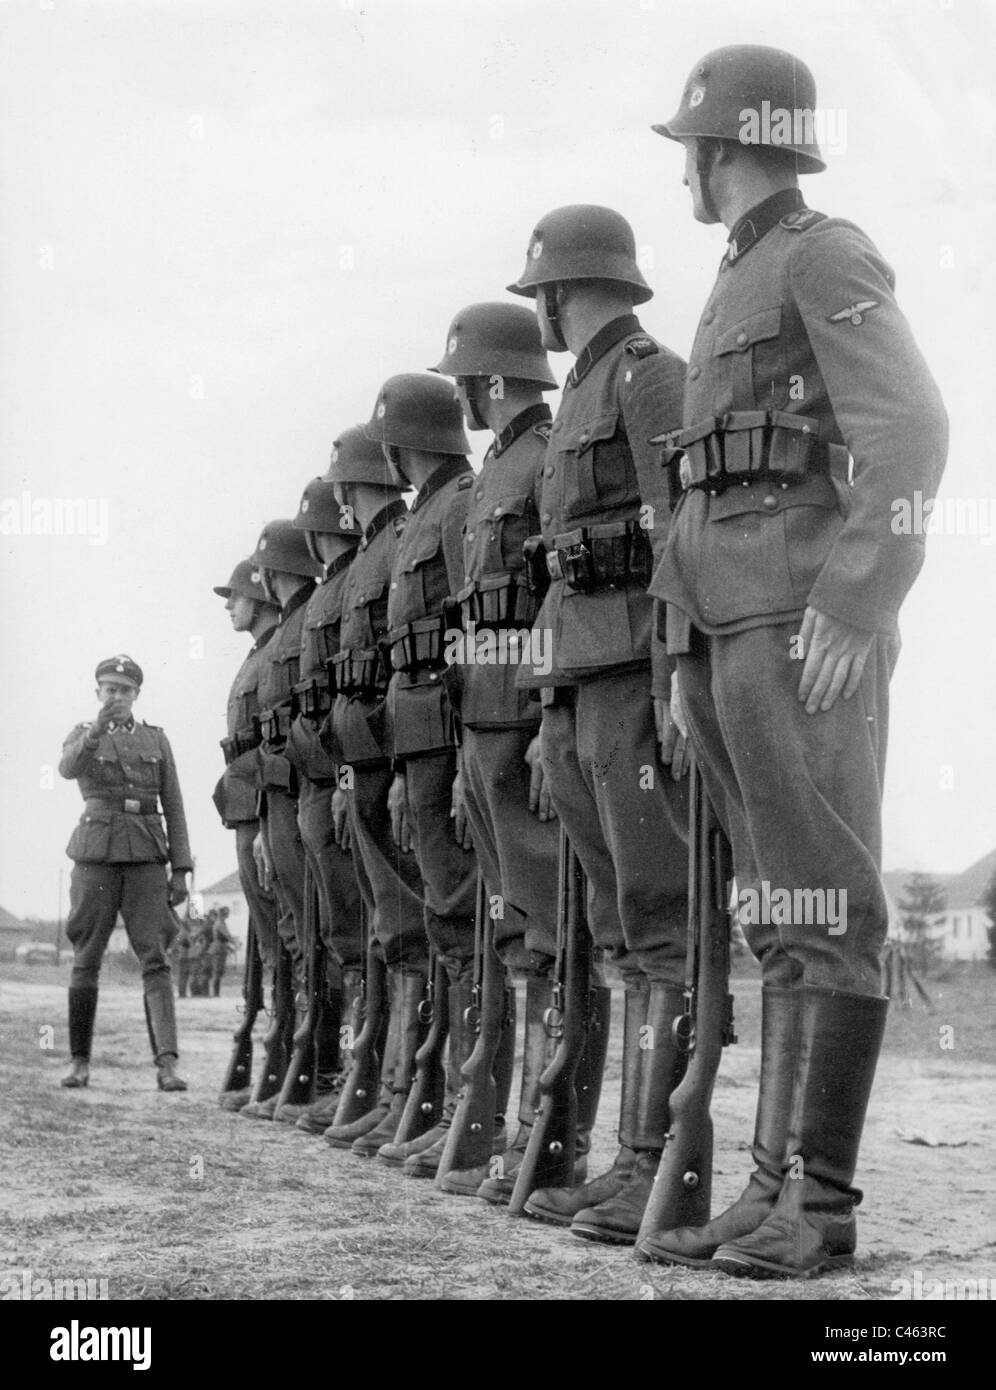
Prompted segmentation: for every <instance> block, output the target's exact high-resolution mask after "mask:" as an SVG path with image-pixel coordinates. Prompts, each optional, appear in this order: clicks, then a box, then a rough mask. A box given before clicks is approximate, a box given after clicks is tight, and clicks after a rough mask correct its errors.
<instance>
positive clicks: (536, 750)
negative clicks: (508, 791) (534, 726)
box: [523, 734, 557, 820]
mask: <svg viewBox="0 0 996 1390" xmlns="http://www.w3.org/2000/svg"><path fill="white" fill-rule="evenodd" d="M523 761H524V762H526V763H528V765H529V809H530V811H532V813H533V815H534V816H538V817H539V819H540V820H556V819H557V812H556V811H555V810H554V807H553V802H552V801H551V800H550V789H549V787H548V786H547V784H546V776H545V775H544V772H543V753H542V750H541V748H540V736H539V734H537V735H536V737H535V738H533V739H531V740H530V743H529V747H528V748H527V749H526V753H525V757H524V759H523Z"/></svg>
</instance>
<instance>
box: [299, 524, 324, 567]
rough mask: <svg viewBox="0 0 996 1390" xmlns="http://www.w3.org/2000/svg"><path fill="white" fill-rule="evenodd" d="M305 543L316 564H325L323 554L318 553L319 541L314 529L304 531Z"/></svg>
mask: <svg viewBox="0 0 996 1390" xmlns="http://www.w3.org/2000/svg"><path fill="white" fill-rule="evenodd" d="M304 543H305V545H306V546H307V547H308V554H309V555H310V556H311V558H312V559H313V560H314V562H315V564H316V565H324V564H325V561H324V560H323V559H322V557H321V555H320V554H319V553H318V543H317V541H316V540H315V533H314V531H305V533H304Z"/></svg>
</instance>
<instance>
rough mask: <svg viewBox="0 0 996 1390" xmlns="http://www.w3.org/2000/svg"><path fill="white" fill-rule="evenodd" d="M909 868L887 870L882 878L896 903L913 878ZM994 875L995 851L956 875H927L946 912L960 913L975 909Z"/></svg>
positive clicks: (995, 867)
mask: <svg viewBox="0 0 996 1390" xmlns="http://www.w3.org/2000/svg"><path fill="white" fill-rule="evenodd" d="M913 872H914V871H913V870H912V869H890V870H889V871H888V872H887V873H884V874H883V875H882V878H883V879H884V881H885V886H886V888H887V889H888V890H889V892H890V893H891V895H892V896H893V898H895V900H896V902H898V901H899V899H900V898H901V897H903V895H904V893H905V890H906V885H907V883H908V882H909V880H910V878H911V877H912V875H913ZM994 873H996V849H993V850H990V851H989V853H988V854H984V855H983V856H982V858H981V859H977V860H976V861H975V863H974V864H970V865H969V866H968V868H967V869H962V871H961V873H960V874H931V875H930V877H931V878H932V879H933V880H934V882H935V883H938V884H940V886H941V887H942V888H943V889H944V897H945V900H946V909H945V910H946V911H954V910H962V911H963V910H964V909H965V908H967V907H975V906H976V905H977V904H978V903H979V902H980V900H981V898H982V895H983V893H984V892H985V891H986V885H987V884H988V883H989V881H990V879H991V878H992V876H993V874H994Z"/></svg>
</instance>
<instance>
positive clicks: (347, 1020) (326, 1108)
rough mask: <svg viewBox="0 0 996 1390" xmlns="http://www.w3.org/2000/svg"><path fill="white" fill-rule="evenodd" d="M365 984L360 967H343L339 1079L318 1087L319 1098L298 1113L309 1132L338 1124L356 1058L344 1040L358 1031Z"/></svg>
mask: <svg viewBox="0 0 996 1390" xmlns="http://www.w3.org/2000/svg"><path fill="white" fill-rule="evenodd" d="M362 986H363V974H362V971H360V970H359V969H347V970H343V972H342V990H341V992H339V1007H338V1016H339V1062H340V1066H339V1071H338V1074H337V1077H336V1079H335V1080H334V1081H332V1083H331V1084H330V1085H329V1086H327V1087H324V1088H323V1089H321V1090H319V1093H318V1097H317V1098H316V1099H315V1100H314V1101H312V1103H311V1105H309V1106H307V1108H306V1109H305V1110H304V1111H303V1112H302V1113H301V1114H300V1115H299V1116H298V1119H297V1128H298V1129H303V1130H305V1131H306V1132H307V1133H308V1134H324V1133H325V1131H326V1130H327V1129H329V1128H330V1126H331V1125H333V1124H334V1123H335V1112H336V1110H337V1109H338V1108H339V1096H340V1094H341V1092H342V1087H343V1084H344V1082H345V1078H346V1074H347V1072H348V1071H349V1068H350V1067H351V1066H352V1061H353V1058H352V1049H351V1047H347V1046H346V1045H345V1039H346V1038H348V1039H349V1040H351V1039H352V1038H353V1037H355V1036H356V1033H357V1032H358V1031H359V1020H358V1019H357V1018H356V1008H357V1001H358V1000H359V998H360V995H361V992H362ZM319 1085H321V1075H319Z"/></svg>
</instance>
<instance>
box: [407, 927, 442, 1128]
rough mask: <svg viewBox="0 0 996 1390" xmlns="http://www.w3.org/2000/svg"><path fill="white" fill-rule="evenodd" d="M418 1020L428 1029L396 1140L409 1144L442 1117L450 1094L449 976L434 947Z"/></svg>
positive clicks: (431, 951) (418, 1053) (431, 952)
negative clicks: (445, 1059) (447, 1059)
mask: <svg viewBox="0 0 996 1390" xmlns="http://www.w3.org/2000/svg"><path fill="white" fill-rule="evenodd" d="M418 1021H419V1024H420V1025H421V1026H422V1028H424V1029H425V1033H424V1035H423V1037H422V1041H421V1043H420V1044H419V1047H418V1051H417V1052H416V1053H415V1078H414V1080H413V1081H412V1088H411V1090H410V1091H409V1092H408V1099H407V1100H406V1101H405V1108H404V1111H403V1112H402V1115H401V1123H400V1124H399V1125H398V1131H397V1134H396V1135H395V1137H394V1140H393V1142H394V1143H395V1144H409V1143H411V1141H412V1140H413V1139H418V1138H419V1136H420V1135H422V1134H424V1133H425V1132H426V1130H427V1129H432V1127H433V1126H434V1125H437V1124H438V1123H439V1121H440V1120H441V1119H442V1115H443V1104H444V1101H445V1097H446V1071H445V1068H444V1066H443V1054H444V1052H445V1050H446V1039H447V1038H448V1037H449V1032H450V1011H449V977H448V976H447V974H446V966H445V965H444V964H443V962H442V960H441V959H440V958H439V956H438V954H437V953H436V951H434V950H430V951H429V973H428V974H427V976H426V981H425V994H424V996H423V998H422V999H421V1000H420V1001H419V1006H418Z"/></svg>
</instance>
